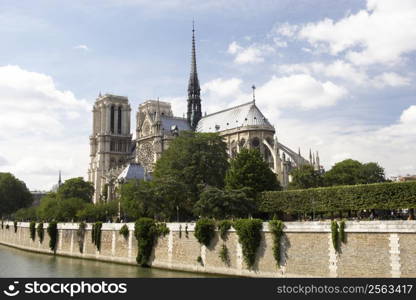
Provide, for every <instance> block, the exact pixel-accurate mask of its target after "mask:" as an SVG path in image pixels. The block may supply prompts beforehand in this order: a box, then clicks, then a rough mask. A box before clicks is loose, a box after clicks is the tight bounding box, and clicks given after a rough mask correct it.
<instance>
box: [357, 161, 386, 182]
mask: <svg viewBox="0 0 416 300" xmlns="http://www.w3.org/2000/svg"><path fill="white" fill-rule="evenodd" d="M360 177H361V178H360V182H359V183H379V182H385V181H386V176H385V174H384V168H382V167H381V166H380V165H379V164H377V163H375V162H369V163H366V164H363V165H362V167H361V172H360Z"/></svg>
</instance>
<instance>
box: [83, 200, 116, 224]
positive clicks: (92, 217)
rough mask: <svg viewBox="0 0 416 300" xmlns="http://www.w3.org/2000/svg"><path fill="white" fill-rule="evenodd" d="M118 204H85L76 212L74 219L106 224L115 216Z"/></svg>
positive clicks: (112, 202) (113, 202)
mask: <svg viewBox="0 0 416 300" xmlns="http://www.w3.org/2000/svg"><path fill="white" fill-rule="evenodd" d="M117 213H118V203H117V202H116V201H111V202H108V203H97V204H92V203H87V204H84V206H83V208H82V209H81V210H78V211H77V212H76V218H77V219H78V220H80V221H81V220H82V221H87V222H96V221H101V222H108V221H109V220H111V219H112V218H113V217H115V216H117Z"/></svg>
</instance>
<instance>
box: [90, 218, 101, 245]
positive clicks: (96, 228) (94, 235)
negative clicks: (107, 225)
mask: <svg viewBox="0 0 416 300" xmlns="http://www.w3.org/2000/svg"><path fill="white" fill-rule="evenodd" d="M102 226H103V222H95V224H93V225H92V230H91V240H92V243H93V244H94V245H95V246H96V247H97V250H98V251H100V248H101V227H102Z"/></svg>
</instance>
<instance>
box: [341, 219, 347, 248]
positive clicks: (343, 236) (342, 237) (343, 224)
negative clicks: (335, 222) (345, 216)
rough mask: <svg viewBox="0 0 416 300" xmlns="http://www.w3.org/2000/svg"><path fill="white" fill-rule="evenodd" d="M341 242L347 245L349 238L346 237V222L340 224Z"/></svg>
mask: <svg viewBox="0 0 416 300" xmlns="http://www.w3.org/2000/svg"><path fill="white" fill-rule="evenodd" d="M339 240H340V241H341V243H343V244H345V243H346V242H347V236H346V235H345V221H344V220H342V221H341V222H339Z"/></svg>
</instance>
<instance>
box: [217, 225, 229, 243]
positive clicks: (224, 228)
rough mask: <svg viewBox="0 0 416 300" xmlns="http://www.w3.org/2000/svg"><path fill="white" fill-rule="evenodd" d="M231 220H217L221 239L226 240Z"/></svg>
mask: <svg viewBox="0 0 416 300" xmlns="http://www.w3.org/2000/svg"><path fill="white" fill-rule="evenodd" d="M231 225H232V222H231V221H229V220H222V221H219V222H218V225H217V227H218V230H219V231H220V237H221V239H222V240H223V241H226V240H227V237H228V231H229V230H230V228H231Z"/></svg>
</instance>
